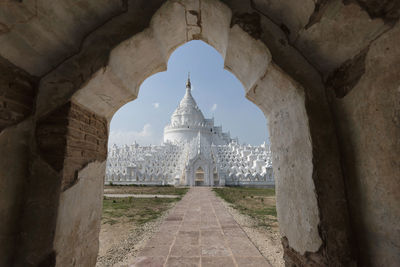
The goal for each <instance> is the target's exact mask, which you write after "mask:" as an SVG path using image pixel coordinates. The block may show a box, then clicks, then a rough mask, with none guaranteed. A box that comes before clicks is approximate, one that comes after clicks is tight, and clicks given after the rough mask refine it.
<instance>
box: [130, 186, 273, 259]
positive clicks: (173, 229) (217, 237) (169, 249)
mask: <svg viewBox="0 0 400 267" xmlns="http://www.w3.org/2000/svg"><path fill="white" fill-rule="evenodd" d="M133 266H146V267H148V266H179V267H181V266H225V267H230V266H257V267H260V266H270V264H269V263H268V262H267V261H266V260H265V258H264V257H263V256H262V255H261V253H260V252H259V251H258V250H257V248H256V247H255V246H254V245H253V243H251V241H250V240H249V238H248V237H247V236H246V234H245V233H244V232H243V230H242V229H241V228H240V227H239V225H238V224H237V223H236V221H235V220H234V219H233V218H232V216H231V215H230V214H229V213H228V211H227V210H226V209H225V207H224V206H223V204H222V203H221V200H220V199H219V198H218V197H217V196H216V195H215V194H214V193H213V192H212V191H211V189H210V188H208V187H193V188H191V189H190V190H189V192H188V193H187V194H186V195H185V196H184V197H183V199H182V200H181V201H180V202H178V203H177V204H176V206H175V207H174V209H173V210H172V211H171V213H170V214H169V216H168V217H167V218H166V219H165V221H164V222H163V224H162V225H161V227H160V230H159V232H157V233H155V234H154V236H153V238H152V239H150V240H149V242H148V243H147V244H146V247H145V248H144V249H143V250H142V251H141V252H140V253H139V255H138V257H137V258H136V261H135V263H134V264H133Z"/></svg>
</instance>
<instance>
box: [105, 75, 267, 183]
mask: <svg viewBox="0 0 400 267" xmlns="http://www.w3.org/2000/svg"><path fill="white" fill-rule="evenodd" d="M105 183H106V184H110V183H112V184H124V185H126V184H143V185H166V184H170V185H176V186H178V185H188V186H201V185H204V186H225V185H246V186H274V184H275V182H274V178H273V173H272V167H271V152H270V150H269V147H268V146H267V145H266V144H265V143H264V144H262V145H261V146H250V145H239V141H238V140H237V139H232V138H231V137H230V134H229V133H224V132H222V127H221V126H214V119H205V118H204V116H203V113H202V112H201V110H200V109H199V107H198V106H197V104H196V101H195V100H194V98H193V96H192V94H191V83H190V78H188V80H187V83H186V93H185V96H184V97H183V98H182V100H181V101H180V103H179V105H178V107H177V109H176V110H175V111H174V113H173V114H172V116H171V122H170V124H169V125H167V126H166V127H165V129H164V143H163V144H162V145H160V146H139V145H138V144H136V143H135V144H133V145H130V146H128V145H125V146H122V147H118V146H116V145H115V144H114V145H113V146H112V147H111V149H110V150H109V153H108V159H107V169H106V179H105Z"/></svg>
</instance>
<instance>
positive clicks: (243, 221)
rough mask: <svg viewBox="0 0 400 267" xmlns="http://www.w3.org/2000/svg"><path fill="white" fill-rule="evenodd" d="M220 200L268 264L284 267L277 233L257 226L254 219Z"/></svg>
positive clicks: (279, 237)
mask: <svg viewBox="0 0 400 267" xmlns="http://www.w3.org/2000/svg"><path fill="white" fill-rule="evenodd" d="M221 200H222V203H223V204H224V206H225V208H226V209H227V210H228V212H229V213H230V214H231V215H232V217H233V218H234V219H235V221H236V222H237V223H238V224H239V225H240V227H241V228H242V229H243V231H244V232H245V233H246V234H247V236H248V237H249V239H250V240H251V242H252V243H253V244H254V245H255V246H256V247H257V249H258V250H259V251H260V252H261V254H262V255H263V256H264V257H265V258H266V259H267V260H268V261H269V263H270V264H271V265H272V266H276V267H284V266H285V262H284V260H283V248H282V243H281V236H280V234H279V232H276V231H273V230H267V229H265V228H262V227H260V226H257V223H256V222H255V220H254V219H252V218H251V217H249V216H247V215H244V214H242V213H240V212H239V211H238V210H236V209H234V208H233V207H232V206H231V205H230V204H229V203H227V202H226V201H225V200H223V199H222V198H221Z"/></svg>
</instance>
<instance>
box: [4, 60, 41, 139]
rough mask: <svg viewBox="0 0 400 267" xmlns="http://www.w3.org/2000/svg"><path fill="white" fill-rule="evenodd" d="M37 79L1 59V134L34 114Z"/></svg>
mask: <svg viewBox="0 0 400 267" xmlns="http://www.w3.org/2000/svg"><path fill="white" fill-rule="evenodd" d="M36 85H37V79H36V78H35V77H32V76H30V75H29V74H27V73H26V72H24V71H22V70H20V69H18V68H17V67H15V66H14V65H12V64H11V63H9V62H8V61H6V60H5V59H3V58H1V57H0V132H1V131H2V130H3V129H4V128H6V127H7V126H10V125H13V124H16V123H18V122H20V121H22V120H23V119H24V118H26V117H27V116H28V115H30V114H31V113H32V107H33V102H34V97H35V92H36Z"/></svg>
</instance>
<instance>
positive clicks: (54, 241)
mask: <svg viewBox="0 0 400 267" xmlns="http://www.w3.org/2000/svg"><path fill="white" fill-rule="evenodd" d="M107 127H108V126H107V121H106V120H105V119H104V118H102V117H99V116H97V115H95V114H93V113H92V112H90V111H88V110H86V109H85V108H83V107H81V106H79V105H77V104H74V103H73V102H67V103H66V104H64V105H63V106H61V107H60V108H58V109H55V110H54V111H52V112H50V113H49V114H46V115H45V116H43V117H41V118H39V119H38V120H37V123H36V130H35V138H34V142H35V146H34V148H33V153H32V156H31V167H30V169H31V173H30V177H29V189H28V191H27V196H26V197H27V203H26V208H25V210H24V213H23V216H22V219H21V220H22V222H23V226H22V229H23V235H22V238H21V240H20V241H21V244H20V246H19V251H18V257H17V265H24V266H26V265H40V264H44V265H46V266H49V265H54V264H55V262H56V263H57V265H58V266H71V265H82V266H93V265H95V263H96V257H97V249H98V232H99V230H100V218H101V206H102V202H101V200H102V192H103V184H104V174H105V160H106V156H107V138H108V134H107V132H108V128H107Z"/></svg>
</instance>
